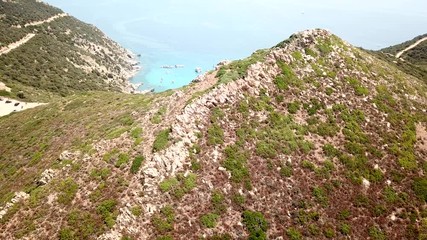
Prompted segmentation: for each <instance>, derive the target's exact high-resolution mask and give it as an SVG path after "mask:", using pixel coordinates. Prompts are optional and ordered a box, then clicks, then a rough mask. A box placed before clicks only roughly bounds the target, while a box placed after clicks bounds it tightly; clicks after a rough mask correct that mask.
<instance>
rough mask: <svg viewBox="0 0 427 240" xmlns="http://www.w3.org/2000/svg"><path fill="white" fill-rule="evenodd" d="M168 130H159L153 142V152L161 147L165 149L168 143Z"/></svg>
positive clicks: (169, 130)
mask: <svg viewBox="0 0 427 240" xmlns="http://www.w3.org/2000/svg"><path fill="white" fill-rule="evenodd" d="M170 132H171V129H170V128H168V129H164V130H162V131H160V132H159V133H158V134H157V136H156V139H155V140H154V143H153V152H159V151H161V150H163V149H166V147H167V146H168V143H169V134H170Z"/></svg>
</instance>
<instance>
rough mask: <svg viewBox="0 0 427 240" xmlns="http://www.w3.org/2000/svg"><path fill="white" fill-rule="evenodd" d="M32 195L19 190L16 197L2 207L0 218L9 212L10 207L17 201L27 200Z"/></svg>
mask: <svg viewBox="0 0 427 240" xmlns="http://www.w3.org/2000/svg"><path fill="white" fill-rule="evenodd" d="M29 197H30V195H29V194H27V193H25V192H17V193H15V197H13V198H12V200H10V202H8V203H6V205H5V206H4V207H3V208H0V219H2V218H3V217H4V215H6V214H7V212H8V211H9V209H10V208H11V207H13V205H15V204H16V203H18V202H20V201H23V200H26V199H28V198H29Z"/></svg>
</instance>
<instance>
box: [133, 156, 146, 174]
mask: <svg viewBox="0 0 427 240" xmlns="http://www.w3.org/2000/svg"><path fill="white" fill-rule="evenodd" d="M143 162H144V157H143V156H138V157H136V158H135V159H134V160H133V162H132V166H131V167H130V172H131V173H133V174H136V173H137V172H138V171H139V168H141V165H142V163H143Z"/></svg>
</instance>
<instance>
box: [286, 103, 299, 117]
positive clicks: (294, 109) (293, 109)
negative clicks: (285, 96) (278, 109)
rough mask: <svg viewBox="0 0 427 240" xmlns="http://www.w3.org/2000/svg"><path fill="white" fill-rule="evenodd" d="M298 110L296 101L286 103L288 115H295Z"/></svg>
mask: <svg viewBox="0 0 427 240" xmlns="http://www.w3.org/2000/svg"><path fill="white" fill-rule="evenodd" d="M299 109H300V103H299V102H298V101H295V102H291V103H288V112H289V113H290V114H295V113H297V112H298V110H299Z"/></svg>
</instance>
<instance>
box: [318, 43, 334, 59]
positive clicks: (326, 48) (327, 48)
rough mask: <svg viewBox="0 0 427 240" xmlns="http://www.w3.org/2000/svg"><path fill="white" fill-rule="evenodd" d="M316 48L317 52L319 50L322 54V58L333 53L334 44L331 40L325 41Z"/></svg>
mask: <svg viewBox="0 0 427 240" xmlns="http://www.w3.org/2000/svg"><path fill="white" fill-rule="evenodd" d="M316 47H317V50H319V52H320V54H321V55H322V56H326V55H328V54H329V53H331V52H332V51H333V48H332V43H331V42H330V41H329V40H325V41H322V42H319V43H318V44H317V45H316Z"/></svg>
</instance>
